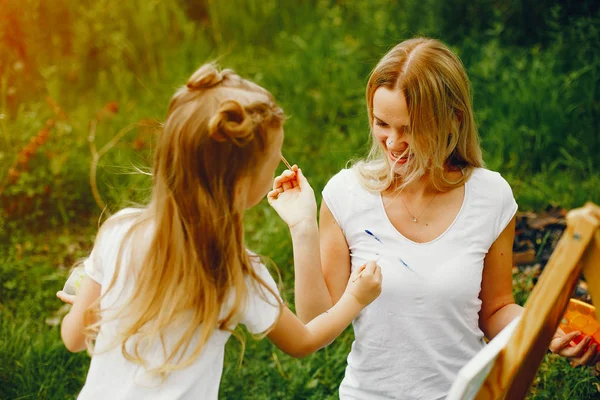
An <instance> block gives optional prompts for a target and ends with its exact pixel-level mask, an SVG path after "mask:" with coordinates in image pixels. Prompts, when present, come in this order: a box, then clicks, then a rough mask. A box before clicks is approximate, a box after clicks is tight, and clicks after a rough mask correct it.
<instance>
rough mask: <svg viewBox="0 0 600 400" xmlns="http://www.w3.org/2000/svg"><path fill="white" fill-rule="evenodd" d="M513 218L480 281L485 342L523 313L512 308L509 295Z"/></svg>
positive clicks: (491, 252)
mask: <svg viewBox="0 0 600 400" xmlns="http://www.w3.org/2000/svg"><path fill="white" fill-rule="evenodd" d="M514 237H515V218H514V217H513V219H512V220H511V221H510V222H509V223H508V225H507V226H506V228H504V231H502V233H501V234H500V236H498V238H497V239H496V241H495V242H494V243H493V244H492V246H491V247H490V249H489V251H488V253H487V255H486V256H485V260H484V263H483V276H482V279H481V292H480V294H479V298H480V299H481V311H480V312H479V327H480V328H481V330H482V331H483V333H484V334H485V336H486V337H487V338H488V339H490V340H491V339H493V338H494V336H496V335H497V334H498V333H499V332H500V331H501V330H502V329H504V327H505V326H506V325H508V323H509V322H510V321H512V320H513V319H514V318H516V317H517V316H519V315H521V314H522V313H523V308H522V307H521V306H519V305H517V304H515V298H514V296H513V292H512V264H513V260H512V246H513V241H514Z"/></svg>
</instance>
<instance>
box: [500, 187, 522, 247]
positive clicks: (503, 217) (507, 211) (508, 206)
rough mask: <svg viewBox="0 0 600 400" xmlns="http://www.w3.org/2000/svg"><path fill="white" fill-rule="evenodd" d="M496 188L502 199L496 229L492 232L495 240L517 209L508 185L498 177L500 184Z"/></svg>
mask: <svg viewBox="0 0 600 400" xmlns="http://www.w3.org/2000/svg"><path fill="white" fill-rule="evenodd" d="M498 188H499V191H500V197H501V199H502V208H501V209H500V212H499V213H498V218H497V222H496V229H495V232H494V234H495V236H494V237H495V238H498V236H500V234H501V233H502V231H504V229H505V228H506V226H507V225H508V223H509V222H510V221H511V220H512V218H513V217H514V216H515V214H516V212H517V209H518V208H519V207H518V205H517V202H516V200H515V198H514V196H513V192H512V189H511V187H510V185H509V184H508V182H507V181H506V180H505V179H504V178H502V177H500V182H499V183H498Z"/></svg>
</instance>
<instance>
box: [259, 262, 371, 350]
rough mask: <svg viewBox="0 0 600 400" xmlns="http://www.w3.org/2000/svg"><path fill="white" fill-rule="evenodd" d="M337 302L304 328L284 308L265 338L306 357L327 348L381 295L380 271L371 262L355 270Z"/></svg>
mask: <svg viewBox="0 0 600 400" xmlns="http://www.w3.org/2000/svg"><path fill="white" fill-rule="evenodd" d="M347 283H348V286H347V289H346V290H345V292H344V293H343V295H342V296H341V298H340V299H339V301H338V302H337V303H336V304H335V305H334V306H333V307H331V308H330V309H329V310H328V311H325V312H324V313H323V314H321V315H319V316H318V317H316V318H314V319H313V320H312V321H310V322H309V323H307V324H306V325H304V324H303V323H302V321H300V320H299V319H298V318H297V317H296V316H295V315H294V314H293V313H292V312H291V311H290V310H289V309H288V308H287V307H285V306H284V307H283V310H282V313H281V315H280V316H279V319H278V321H277V322H276V323H275V325H274V327H273V329H272V330H271V331H270V332H269V334H268V335H267V337H268V338H269V340H271V342H273V344H275V345H276V346H277V347H278V348H279V349H281V350H282V351H283V352H285V353H287V354H289V355H291V356H293V357H305V356H307V355H309V354H312V353H313V352H315V351H317V350H319V349H320V348H322V347H324V346H327V345H328V344H329V343H331V342H332V341H333V340H334V339H335V338H336V337H338V336H339V335H340V334H341V333H342V332H343V331H344V329H345V328H346V327H347V326H348V325H349V324H350V322H352V320H353V319H354V318H356V316H357V315H358V314H359V313H360V311H361V310H362V309H363V308H364V307H365V306H367V305H368V304H369V303H370V302H371V301H373V300H374V299H375V298H376V297H377V296H378V295H379V293H381V269H380V268H379V266H377V264H375V261H370V262H369V263H367V265H366V266H364V269H363V270H361V271H355V273H354V274H353V275H352V277H351V279H350V280H349V281H348V282H347Z"/></svg>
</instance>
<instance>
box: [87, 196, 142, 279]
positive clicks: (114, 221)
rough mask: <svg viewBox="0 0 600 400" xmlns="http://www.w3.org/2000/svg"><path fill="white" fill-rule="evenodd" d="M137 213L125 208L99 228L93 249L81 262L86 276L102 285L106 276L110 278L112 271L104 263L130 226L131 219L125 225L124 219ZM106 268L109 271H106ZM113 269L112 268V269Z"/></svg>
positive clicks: (117, 247)
mask: <svg viewBox="0 0 600 400" xmlns="http://www.w3.org/2000/svg"><path fill="white" fill-rule="evenodd" d="M137 212H139V210H138V209H134V208H125V209H123V210H121V211H119V212H117V213H116V214H115V215H113V216H112V217H110V218H109V219H108V220H107V221H106V222H105V223H104V224H103V225H102V227H101V228H100V230H99V231H98V234H97V235H96V240H95V241H94V248H93V249H92V252H91V253H90V255H89V257H88V258H87V259H86V260H85V261H84V262H83V268H84V271H85V273H86V275H87V276H89V277H90V278H92V279H93V280H94V281H96V282H97V283H99V284H100V285H102V282H103V280H104V277H105V275H106V274H108V275H109V277H110V276H112V269H111V268H109V267H108V266H107V265H104V263H105V262H106V261H107V260H111V259H112V258H111V257H109V255H112V254H113V253H114V252H115V251H118V249H119V246H120V245H121V240H122V238H123V234H124V232H125V231H126V230H127V228H129V227H130V226H131V222H132V221H133V220H132V219H130V220H129V222H128V223H125V220H124V218H125V217H127V216H130V215H133V214H134V213H137ZM106 268H108V269H109V270H108V271H106ZM113 268H114V267H113Z"/></svg>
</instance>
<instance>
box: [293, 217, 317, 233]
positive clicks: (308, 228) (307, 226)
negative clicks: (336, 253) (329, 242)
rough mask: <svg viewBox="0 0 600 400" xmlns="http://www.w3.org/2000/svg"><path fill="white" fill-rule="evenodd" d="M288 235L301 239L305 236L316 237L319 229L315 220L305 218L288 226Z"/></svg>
mask: <svg viewBox="0 0 600 400" xmlns="http://www.w3.org/2000/svg"><path fill="white" fill-rule="evenodd" d="M289 229H290V233H291V234H292V238H293V237H302V236H306V235H318V234H319V227H318V225H317V218H316V217H314V218H305V219H302V220H300V221H298V222H296V223H294V224H292V225H289Z"/></svg>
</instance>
